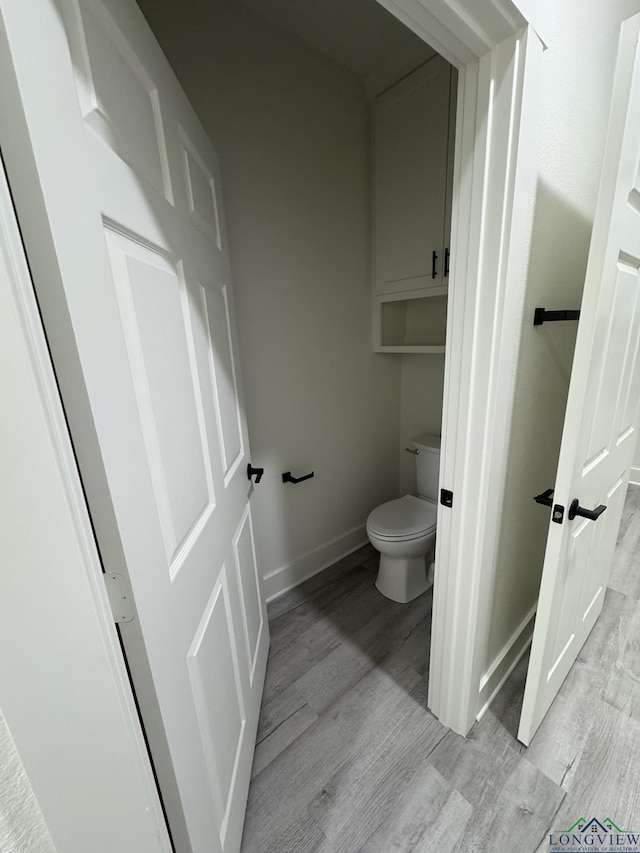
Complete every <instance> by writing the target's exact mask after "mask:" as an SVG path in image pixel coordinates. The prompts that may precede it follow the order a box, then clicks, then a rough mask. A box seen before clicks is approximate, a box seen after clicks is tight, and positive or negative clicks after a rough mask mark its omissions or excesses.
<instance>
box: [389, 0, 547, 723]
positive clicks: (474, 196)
mask: <svg viewBox="0 0 640 853" xmlns="http://www.w3.org/2000/svg"><path fill="white" fill-rule="evenodd" d="M378 2H380V3H381V4H382V5H383V6H385V8H387V9H388V10H389V11H390V12H392V13H393V14H395V15H396V16H397V17H398V18H399V19H400V20H401V21H403V22H404V23H405V24H406V25H407V26H408V27H409V28H410V29H412V30H413V31H414V32H415V33H416V34H417V35H419V36H420V37H421V38H423V39H424V40H425V41H426V42H428V43H429V44H430V45H431V46H432V47H434V48H435V49H436V50H437V51H438V52H439V53H441V54H442V55H443V56H444V57H445V58H446V59H448V60H449V62H451V63H452V64H453V65H455V66H456V67H457V68H458V105H457V117H456V146H455V164H454V184H453V212H452V223H451V273H450V278H449V311H448V319H447V352H446V362H445V394H444V405H443V419H442V451H441V466H440V485H441V486H442V487H443V488H446V489H449V490H451V491H453V510H451V509H447V508H445V507H443V506H442V505H440V506H439V508H438V538H437V552H436V569H435V585H434V605H433V628H432V636H431V660H430V672H429V707H430V709H431V710H432V711H433V713H434V714H435V715H436V716H437V717H438V719H439V720H440V721H441V722H442V723H443V724H444V725H446V726H449V727H450V728H452V729H453V730H454V731H456V732H458V733H459V734H462V735H466V734H467V733H468V732H469V730H470V728H471V726H472V725H473V722H474V720H475V719H476V717H477V716H478V714H479V713H480V712H481V711H482V709H483V708H484V707H486V705H487V704H488V703H489V702H490V701H491V700H492V699H493V697H494V695H495V694H496V693H497V691H498V690H499V689H500V687H501V686H502V684H503V683H504V681H505V680H506V678H507V676H508V674H509V673H510V672H511V670H512V669H513V667H514V666H515V665H516V663H517V662H518V660H519V659H520V657H521V656H522V654H523V653H524V651H525V650H526V648H527V646H528V644H529V643H530V641H531V635H532V631H533V614H531V615H530V617H529V618H528V619H527V620H526V622H525V624H524V625H523V626H521V630H520V631H518V632H516V634H515V635H514V636H513V637H512V638H511V641H510V642H509V643H508V644H507V646H506V647H505V648H504V649H503V650H502V652H501V653H500V655H499V656H498V658H496V660H495V661H491V662H490V664H489V667H488V668H487V670H486V671H483V667H484V662H485V655H486V648H487V640H488V628H489V618H490V602H491V590H492V586H493V581H494V576H495V567H496V558H497V547H498V530H499V520H500V516H501V514H502V508H503V505H504V501H505V494H504V492H505V473H506V466H507V447H508V436H509V431H510V424H511V412H512V408H513V397H514V382H515V373H516V364H517V359H518V350H519V344H520V335H521V326H522V319H523V318H522V312H523V305H524V295H525V285H526V278H527V269H528V260H529V247H530V238H531V224H532V218H533V207H534V198H535V184H536V161H535V150H534V139H535V116H536V105H537V101H538V97H537V83H538V79H539V68H540V59H541V56H542V50H543V44H542V42H541V40H540V39H539V37H538V36H537V34H536V33H535V32H534V31H533V29H532V28H531V26H530V25H528V24H527V21H526V20H525V19H524V17H523V15H522V14H521V13H520V12H519V11H518V10H517V9H516V6H515V5H514V4H512V3H511V2H509V0H503V2H498V3H493V2H489V3H486V2H477V0H476V1H475V2H474V0H464V2H461V3H460V4H457V3H456V4H453V3H451V4H446V3H442V2H440V0H378ZM463 6H464V8H462V7H463ZM514 211H517V217H516V216H514Z"/></svg>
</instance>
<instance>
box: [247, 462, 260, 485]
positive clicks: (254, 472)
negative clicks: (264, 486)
mask: <svg viewBox="0 0 640 853" xmlns="http://www.w3.org/2000/svg"><path fill="white" fill-rule="evenodd" d="M263 474H264V468H254V467H253V465H252V464H251V462H249V464H248V465H247V479H248V480H251V478H252V477H254V476H255V478H256V483H259V482H260V480H261V479H262V475H263Z"/></svg>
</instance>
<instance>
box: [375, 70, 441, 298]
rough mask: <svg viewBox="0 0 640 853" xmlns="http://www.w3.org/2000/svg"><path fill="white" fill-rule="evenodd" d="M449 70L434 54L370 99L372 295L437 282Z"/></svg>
mask: <svg viewBox="0 0 640 853" xmlns="http://www.w3.org/2000/svg"><path fill="white" fill-rule="evenodd" d="M451 72H452V69H451V66H450V65H449V63H447V62H446V61H445V60H444V59H442V58H441V57H440V56H435V57H434V58H433V59H430V60H429V61H428V62H427V63H425V64H424V65H422V66H421V67H420V68H418V69H416V71H414V72H412V73H411V74H410V75H409V76H408V77H405V78H404V79H403V80H401V81H400V82H399V83H396V84H395V85H394V86H392V87H391V88H390V89H387V91H386V92H384V93H383V94H381V95H379V96H378V97H377V98H376V101H375V108H374V112H375V118H374V121H375V126H374V164H375V166H374V168H375V171H374V186H375V202H374V216H375V232H374V233H375V281H376V292H377V293H397V292H400V291H410V290H419V289H426V288H431V287H442V285H443V281H444V279H443V272H444V232H445V218H446V217H445V210H446V209H447V204H446V189H447V150H448V138H449V103H450V99H449V95H450V88H451ZM434 252H435V253H436V255H437V258H436V261H435V267H434V264H433V253H434ZM434 269H435V275H434Z"/></svg>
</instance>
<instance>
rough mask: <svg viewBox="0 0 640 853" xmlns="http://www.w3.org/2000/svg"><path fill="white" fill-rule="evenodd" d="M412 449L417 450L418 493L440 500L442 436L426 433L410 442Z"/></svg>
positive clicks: (431, 499) (430, 498) (421, 495)
mask: <svg viewBox="0 0 640 853" xmlns="http://www.w3.org/2000/svg"><path fill="white" fill-rule="evenodd" d="M409 445H410V447H411V448H412V450H417V451H418V453H417V455H416V473H417V479H418V495H419V496H420V497H421V498H427V500H430V501H435V503H437V502H438V477H439V473H440V436H439V435H429V434H428V433H424V434H423V435H419V436H417V437H416V438H414V439H412V440H411V441H410V442H409Z"/></svg>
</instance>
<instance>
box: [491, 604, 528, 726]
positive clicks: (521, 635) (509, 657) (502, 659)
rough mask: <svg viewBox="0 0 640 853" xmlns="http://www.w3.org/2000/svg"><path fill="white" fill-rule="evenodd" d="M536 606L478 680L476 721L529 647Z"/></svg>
mask: <svg viewBox="0 0 640 853" xmlns="http://www.w3.org/2000/svg"><path fill="white" fill-rule="evenodd" d="M536 606H537V603H536V605H534V606H533V607H532V608H531V610H530V611H529V612H528V613H527V615H526V616H525V617H524V619H523V620H522V622H521V623H520V624H519V625H518V627H517V628H516V630H515V631H514V632H513V634H512V635H511V636H510V637H509V639H508V640H507V642H506V643H505V644H504V646H503V647H502V649H501V650H500V652H499V653H498V654H497V655H496V657H495V659H494V661H493V663H492V664H491V666H490V667H489V669H488V670H487V671H486V673H485V674H484V675H483V676H482V678H481V679H480V690H479V693H478V707H479V708H480V711H479V713H478V716H477V717H476V719H478V720H479V719H480V718H481V717H482V716H483V715H484V713H485V711H486V710H487V708H488V707H489V705H491V703H492V702H493V700H494V699H495V698H496V696H497V695H498V693H499V692H500V690H501V689H502V686H503V685H504V683H505V681H506V680H507V678H509V676H510V675H511V673H512V672H513V670H514V669H515V668H516V666H517V665H518V664H519V663H520V660H521V659H522V656H523V655H524V653H525V652H526V651H527V649H528V648H529V646H530V645H531V640H532V638H533V623H534V620H535V616H536Z"/></svg>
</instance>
